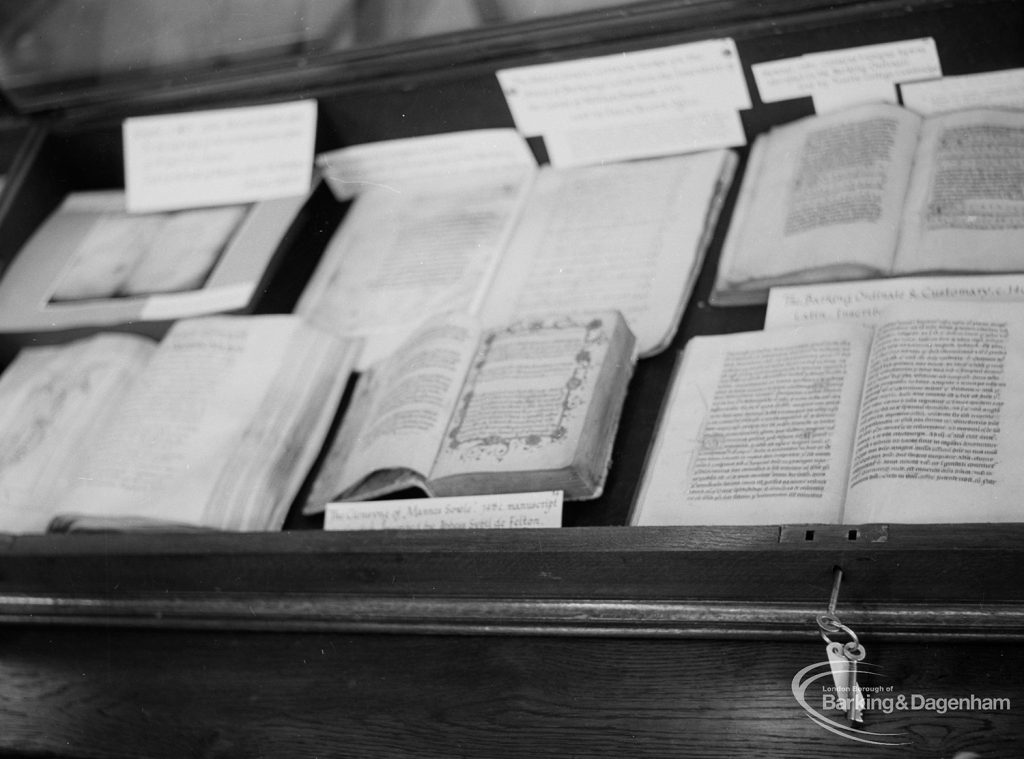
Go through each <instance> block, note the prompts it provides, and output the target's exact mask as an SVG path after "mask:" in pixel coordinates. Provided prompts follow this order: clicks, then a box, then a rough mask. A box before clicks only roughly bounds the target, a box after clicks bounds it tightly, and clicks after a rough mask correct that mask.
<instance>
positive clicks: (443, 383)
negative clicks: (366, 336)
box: [307, 314, 480, 513]
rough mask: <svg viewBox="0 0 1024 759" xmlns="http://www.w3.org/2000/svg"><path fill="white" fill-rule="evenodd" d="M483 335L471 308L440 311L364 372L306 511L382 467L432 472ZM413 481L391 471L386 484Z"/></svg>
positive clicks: (320, 506)
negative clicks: (467, 311) (463, 311)
mask: <svg viewBox="0 0 1024 759" xmlns="http://www.w3.org/2000/svg"><path fill="white" fill-rule="evenodd" d="M479 336H480V331H479V328H478V327H477V325H476V322H475V320H474V319H472V317H470V316H468V315H465V314H450V315H448V316H446V317H438V318H436V319H434V320H432V321H431V322H429V323H428V324H427V325H425V326H424V327H422V328H421V329H420V330H418V331H417V332H416V333H415V334H414V335H413V336H412V337H411V338H410V339H409V340H408V342H407V343H406V344H405V345H404V346H403V347H402V349H401V350H400V351H398V352H397V353H396V354H395V355H394V356H392V357H391V358H389V359H388V360H386V361H384V362H382V363H380V364H377V365H375V366H373V367H372V368H371V369H370V370H369V371H367V372H365V373H364V374H363V375H362V376H361V377H360V378H359V383H358V384H357V386H356V389H355V392H354V395H353V397H352V399H351V401H350V402H349V408H348V412H347V413H346V416H345V418H344V419H343V420H342V424H341V427H340V428H339V430H338V432H337V435H336V436H335V439H334V440H333V441H332V443H331V446H330V449H329V451H328V453H327V456H326V458H325V459H324V462H323V464H322V465H321V467H320V470H319V472H318V474H317V477H316V480H315V481H314V484H313V488H312V491H311V493H310V496H309V499H308V506H307V513H316V512H319V511H322V510H323V506H324V504H326V503H327V502H329V501H332V500H335V499H336V498H337V497H338V496H340V495H342V494H345V493H349V492H350V491H353V490H355V489H358V486H359V485H360V482H362V481H363V480H365V479H366V478H367V477H368V476H370V475H371V474H372V473H374V472H375V471H380V470H392V469H398V470H406V471H411V472H415V473H417V474H418V475H419V477H420V478H422V479H426V478H427V477H428V476H429V474H430V469H431V467H432V466H433V464H434V458H435V457H436V455H437V451H438V449H439V448H440V447H441V445H442V439H443V436H444V431H445V428H446V427H447V425H448V420H449V418H450V417H451V414H452V411H453V410H454V408H455V402H456V399H457V398H458V397H459V393H460V391H461V390H462V386H463V382H464V380H465V377H466V372H467V370H468V368H469V364H470V361H471V360H472V358H473V355H474V354H475V352H476V346H477V341H478V339H479ZM408 483H409V481H408V479H407V478H402V479H401V480H400V481H399V480H396V479H394V478H391V479H389V480H388V481H387V483H386V486H385V487H386V489H392V488H397V487H399V486H400V485H406V484H408Z"/></svg>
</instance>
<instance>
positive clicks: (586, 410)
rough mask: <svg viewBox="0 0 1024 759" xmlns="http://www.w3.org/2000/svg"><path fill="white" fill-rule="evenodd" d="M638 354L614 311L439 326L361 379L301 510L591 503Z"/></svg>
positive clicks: (449, 321) (462, 318)
mask: <svg viewBox="0 0 1024 759" xmlns="http://www.w3.org/2000/svg"><path fill="white" fill-rule="evenodd" d="M634 357H635V340H634V338H633V335H632V333H631V332H630V331H629V328H628V327H627V326H626V323H625V321H624V320H623V318H622V316H621V315H620V314H619V313H618V312H615V311H611V312H603V313H596V314H589V315H577V316H557V317H546V318H536V319H529V320H523V321H520V322H515V323H513V324H510V325H508V326H506V327H504V328H502V329H489V330H484V329H481V328H479V327H478V326H477V325H476V323H475V322H474V320H473V319H472V318H471V317H469V316H467V315H464V314H452V315H449V316H447V317H438V318H436V319H434V320H432V321H431V322H430V323H428V324H427V325H425V326H424V327H423V328H421V329H420V330H419V331H418V332H417V333H416V334H415V335H414V336H413V337H412V338H411V339H410V340H409V342H408V343H407V344H406V345H405V346H403V347H402V349H401V350H400V351H399V352H398V353H396V354H395V355H394V356H393V357H392V358H390V359H388V360H386V361H384V362H382V363H380V364H378V365H375V366H374V367H373V368H372V369H370V370H369V371H368V372H366V373H364V374H363V375H362V376H361V377H360V378H359V382H358V384H357V385H356V389H355V392H354V395H353V398H352V400H351V402H350V403H349V411H348V413H347V414H346V416H345V417H344V418H343V419H342V423H341V427H340V429H339V430H338V433H337V437H336V438H335V440H334V441H333V443H332V445H331V448H330V450H329V452H328V454H327V457H326V459H325V460H324V462H323V463H322V465H321V467H320V471H319V473H318V475H317V478H316V480H315V482H314V484H313V489H312V493H311V494H310V497H309V501H308V504H307V512H310V513H315V512H317V511H321V510H322V509H323V507H324V505H325V504H326V503H328V502H330V501H333V500H337V499H345V500H359V499H367V498H373V497H376V496H381V495H385V494H387V493H392V492H396V491H399V490H403V489H405V488H409V487H417V488H420V489H421V490H423V491H425V492H426V493H428V494H430V495H438V496H452V495H480V494H493V493H507V492H520V491H537V490H562V491H564V495H565V498H567V499H586V498H595V497H597V496H598V495H600V493H601V491H602V488H603V487H604V482H605V477H606V475H607V472H608V467H609V463H610V459H611V449H612V443H613V441H614V438H615V431H616V429H617V427H618V422H619V416H620V413H621V411H622V403H623V401H624V400H625V396H626V388H627V386H628V384H629V379H630V376H631V375H632V370H633V365H634Z"/></svg>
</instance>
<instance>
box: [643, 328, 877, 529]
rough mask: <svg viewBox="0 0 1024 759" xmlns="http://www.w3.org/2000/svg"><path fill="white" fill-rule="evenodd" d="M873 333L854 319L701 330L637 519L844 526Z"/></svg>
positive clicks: (665, 420) (669, 410)
mask: <svg viewBox="0 0 1024 759" xmlns="http://www.w3.org/2000/svg"><path fill="white" fill-rule="evenodd" d="M870 338H871V330H870V328H867V327H861V326H858V325H852V324H825V325H809V326H803V327H789V328H781V327H780V328H779V329H776V330H772V331H770V332H747V333H739V334H735V335H724V336H714V337H696V338H693V339H692V340H691V341H690V342H689V343H688V344H687V347H686V350H685V352H684V354H683V357H682V360H681V362H680V364H679V366H677V368H676V373H675V375H674V379H673V384H672V387H671V390H670V393H669V396H668V398H667V400H666V402H665V406H664V408H663V409H662V416H661V419H660V421H659V424H658V431H657V434H656V438H655V443H654V446H653V448H652V450H651V453H650V454H649V456H648V460H647V463H646V465H645V472H644V477H643V482H642V483H641V488H640V492H639V494H638V497H637V501H636V504H635V505H634V509H633V514H632V517H631V523H632V524H638V525H669V524H704V525H710V524H726V525H742V524H785V523H835V522H839V521H840V515H841V512H842V504H843V496H844V494H845V490H846V474H847V467H848V465H849V460H850V450H851V447H852V444H853V435H854V421H855V419H856V415H857V404H858V401H859V400H860V392H861V382H862V378H863V372H864V365H865V361H866V356H867V350H868V345H869V343H870Z"/></svg>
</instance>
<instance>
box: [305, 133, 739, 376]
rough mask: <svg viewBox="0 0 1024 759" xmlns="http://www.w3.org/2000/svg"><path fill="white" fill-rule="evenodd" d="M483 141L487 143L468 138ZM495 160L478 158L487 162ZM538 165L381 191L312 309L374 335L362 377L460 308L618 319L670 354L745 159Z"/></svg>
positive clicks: (337, 243) (342, 237) (703, 156)
mask: <svg viewBox="0 0 1024 759" xmlns="http://www.w3.org/2000/svg"><path fill="white" fill-rule="evenodd" d="M481 131H488V130H481ZM489 131H492V132H493V131H501V130H489ZM500 136H503V135H500V134H499V135H497V137H500ZM511 137H512V138H513V139H515V140H518V141H519V142H520V143H522V138H521V137H519V136H518V135H515V134H512V135H511ZM456 138H459V135H438V136H431V137H424V138H414V139H413V140H396V141H393V142H395V143H398V144H397V145H395V146H390V145H389V143H388V142H383V143H378V144H372V145H368V146H357V147H358V148H361V149H362V150H363V152H371V153H372V152H377V151H380V152H381V153H384V154H386V155H387V151H388V150H389V148H391V149H394V150H399V149H401V150H403V151H409V150H414V149H416V150H417V154H418V151H419V150H420V149H419V148H417V146H418V145H419V143H420V142H421V141H425V142H426V144H427V145H428V146H429V145H433V144H438V145H439V146H440V147H439V150H442V148H443V149H444V150H447V149H449V148H450V147H451V144H452V141H453V140H454V139H456ZM471 138H472V139H475V140H479V139H480V137H478V136H476V135H475V133H473V132H470V133H467V134H466V139H467V140H468V139H471ZM495 139H496V138H495ZM410 143H412V144H410ZM473 144H476V143H475V142H474V143H473ZM520 148H521V150H523V151H524V152H525V146H524V144H521V145H520ZM481 150H483V148H482V147H480V146H479V145H478V146H477V150H475V151H474V150H467V151H466V152H467V153H468V154H469V155H470V158H474V157H475V156H477V153H478V152H479V151H481ZM400 155H401V156H402V159H403V160H402V161H401V162H399V163H400V164H401V165H402V166H405V165H406V164H409V163H412V159H411V158H409V156H408V154H407V152H402V153H401V154H400ZM443 155H448V153H447V152H444V153H443ZM529 161H530V163H529V164H526V163H525V162H524V163H523V165H520V166H518V167H512V168H510V167H509V166H507V165H506V166H504V168H501V169H500V170H499V169H497V168H490V169H489V170H487V171H479V170H476V169H475V168H474V167H475V166H476V165H477V164H478V163H480V160H470V159H467V160H465V161H464V162H463V163H462V164H460V165H457V166H455V167H454V168H455V169H457V170H455V171H452V172H448V171H446V170H445V169H446V166H435V167H434V168H435V169H436V171H437V173H436V174H434V175H428V176H427V177H425V176H423V175H417V176H416V177H415V181H409V180H408V179H406V180H403V181H398V180H397V179H396V180H388V181H387V182H385V181H384V180H383V179H381V180H380V184H377V183H374V184H372V185H371V184H369V183H367V187H368V189H365V190H364V191H362V192H361V193H360V195H359V196H358V197H357V198H356V200H355V202H354V204H353V206H352V207H351V209H350V210H349V211H348V213H347V215H346V217H345V219H344V220H343V222H342V225H341V227H340V228H339V229H338V231H337V232H336V233H335V235H334V237H333V238H332V239H331V241H330V243H329V244H328V247H327V250H326V252H325V253H324V257H323V259H322V260H321V262H320V264H319V267H318V268H317V271H316V272H315V274H314V275H313V278H312V279H311V280H310V283H309V285H308V286H307V288H306V290H305V292H304V293H303V295H302V298H301V300H300V301H299V304H298V306H297V310H298V312H299V313H302V314H305V315H306V316H307V317H308V318H309V319H310V321H311V322H312V323H313V324H316V325H318V326H320V327H322V328H323V329H327V330H330V331H332V332H334V333H335V334H338V335H340V336H344V337H360V338H362V339H363V340H364V341H365V348H364V356H363V357H362V358H361V359H360V367H365V366H368V365H369V364H371V363H373V362H375V361H377V360H379V359H381V358H384V357H386V356H388V355H390V353H391V352H393V351H394V350H395V349H396V348H397V346H398V345H400V344H401V343H402V342H403V341H404V340H405V339H406V338H407V337H408V336H409V334H410V333H411V332H412V331H413V330H415V329H416V328H417V327H419V326H420V325H421V324H423V323H424V321H425V320H426V319H427V318H429V317H430V316H431V315H434V314H438V313H444V312H447V311H456V310H459V311H465V312H467V313H471V314H476V315H479V316H480V318H481V321H482V323H483V324H485V325H486V326H491V327H500V326H502V325H504V324H507V323H508V322H509V321H511V320H513V319H518V318H522V317H524V316H533V315H544V314H549V313H554V312H561V313H570V312H584V311H599V310H605V309H615V310H618V311H621V312H622V314H623V315H624V316H625V318H626V322H627V324H628V325H629V327H630V329H631V330H632V332H633V333H634V334H635V335H636V337H637V342H638V345H639V352H640V355H641V356H646V355H651V354H654V353H656V352H658V351H660V350H663V349H664V348H665V347H667V345H668V344H669V342H670V341H671V339H672V337H673V335H674V334H675V331H676V329H677V327H678V324H679V321H680V318H681V317H682V314H683V310H684V308H685V307H686V304H687V302H688V300H689V297H690V293H691V292H692V289H693V285H694V282H695V280H696V277H697V274H698V273H699V271H700V267H701V264H702V263H703V260H704V253H705V250H706V248H707V244H708V241H709V239H710V235H711V232H712V231H713V229H714V227H715V222H716V220H717V217H718V211H719V209H720V207H721V205H722V197H723V195H724V194H725V192H726V190H727V189H728V187H729V184H730V182H731V179H732V175H733V171H734V168H735V163H736V156H735V154H734V153H733V152H732V151H728V150H714V151H708V152H703V153H695V154H690V155H676V156H669V157H665V158H655V159H648V160H641V161H626V162H621V163H610V164H606V165H602V166H588V167H580V168H571V169H556V168H552V167H550V166H545V167H541V168H539V169H538V168H537V166H536V164H535V163H534V162H533V159H532V157H530V158H529ZM453 163H454V162H453ZM338 171H339V172H340V171H341V170H340V169H339V170H338ZM342 173H344V172H342ZM351 174H352V176H358V174H357V173H356V172H355V171H354V170H353V171H351ZM385 176H387V174H385ZM345 186H348V185H345ZM360 186H362V185H360Z"/></svg>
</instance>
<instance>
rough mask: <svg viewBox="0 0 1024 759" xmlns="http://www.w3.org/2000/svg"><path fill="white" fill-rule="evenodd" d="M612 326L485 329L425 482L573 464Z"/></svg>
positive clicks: (570, 321) (577, 323) (537, 323)
mask: <svg viewBox="0 0 1024 759" xmlns="http://www.w3.org/2000/svg"><path fill="white" fill-rule="evenodd" d="M613 326H614V325H613V324H612V323H609V321H608V320H602V319H600V318H595V319H593V320H590V319H585V320H577V319H574V318H571V317H558V318H547V319H536V320H526V321H521V322H516V323H514V324H511V325H509V326H508V327H506V328H505V329H501V330H495V331H491V332H488V333H486V334H485V335H484V338H483V340H482V341H481V345H480V347H479V349H478V351H477V353H476V356H475V357H474V359H473V362H472V367H471V369H470V373H469V376H468V377H467V378H466V382H465V385H464V386H463V390H462V394H461V396H460V398H459V400H458V403H457V404H456V406H455V412H454V414H453V415H452V419H451V423H450V424H449V425H448V428H447V431H446V432H445V435H444V442H443V445H442V446H441V449H440V451H439V453H438V455H437V461H436V463H435V464H434V467H433V470H432V472H431V479H434V480H441V479H443V478H445V477H449V476H454V475H467V474H474V473H480V472H501V471H524V472H528V471H541V470H552V469H559V468H562V467H567V466H569V465H571V464H572V463H573V459H574V457H575V454H576V451H577V448H578V447H579V445H580V442H581V434H582V432H583V422H584V420H585V418H586V414H587V411H588V409H589V401H590V399H591V398H592V397H593V396H594V393H595V390H596V385H597V380H598V377H599V375H600V370H601V366H602V364H603V362H604V360H605V356H606V355H607V353H608V348H609V342H610V335H611V330H612V328H613Z"/></svg>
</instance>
